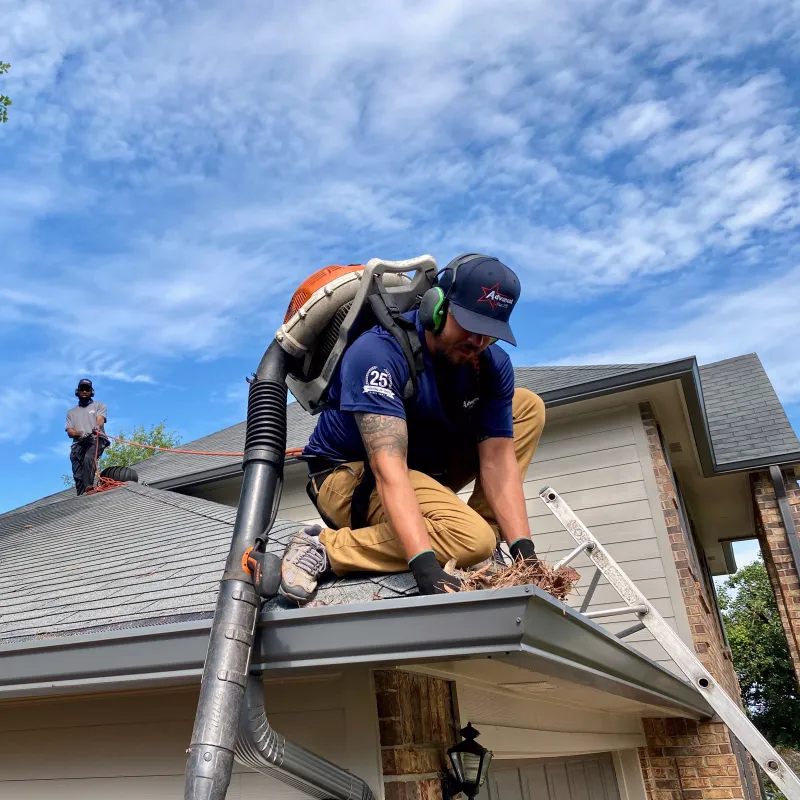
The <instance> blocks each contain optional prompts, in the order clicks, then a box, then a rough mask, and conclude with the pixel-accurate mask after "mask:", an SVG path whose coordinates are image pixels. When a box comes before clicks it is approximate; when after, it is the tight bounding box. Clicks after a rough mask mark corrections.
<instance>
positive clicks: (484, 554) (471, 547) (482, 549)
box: [451, 514, 497, 567]
mask: <svg viewBox="0 0 800 800" xmlns="http://www.w3.org/2000/svg"><path fill="white" fill-rule="evenodd" d="M475 517H476V519H475V520H474V521H471V524H470V525H469V526H468V527H465V528H463V529H462V531H461V533H462V536H461V537H459V540H458V541H457V542H455V546H454V552H453V554H452V556H451V558H455V559H457V564H458V566H459V567H471V566H472V565H473V564H479V563H480V562H481V561H486V559H487V558H489V557H490V556H491V555H492V553H493V552H494V548H495V547H496V545H497V537H496V536H495V532H494V530H493V529H492V527H491V526H490V525H489V523H488V522H487V521H486V520H485V519H484V518H483V517H481V516H478V514H475Z"/></svg>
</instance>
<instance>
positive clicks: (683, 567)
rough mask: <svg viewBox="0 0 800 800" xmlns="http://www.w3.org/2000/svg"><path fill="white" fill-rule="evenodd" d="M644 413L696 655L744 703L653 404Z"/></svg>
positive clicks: (651, 456) (644, 409) (645, 404)
mask: <svg viewBox="0 0 800 800" xmlns="http://www.w3.org/2000/svg"><path fill="white" fill-rule="evenodd" d="M640 411H641V415H642V422H643V423H644V428H645V432H646V433H647V443H648V446H649V448H650V458H651V460H652V463H653V471H654V472H655V477H656V484H657V485H658V494H659V499H660V500H661V510H662V512H663V514H664V522H665V523H666V525H667V533H668V534H669V541H670V545H671V547H672V557H673V559H674V561H675V567H676V569H677V570H678V579H679V581H680V586H681V594H682V595H683V602H684V605H685V606H686V614H687V615H688V617H689V626H690V628H691V631H692V641H693V643H694V649H695V652H696V653H697V657H698V658H699V659H700V661H701V662H702V663H703V666H704V667H705V668H706V669H707V670H708V671H709V672H710V673H711V674H712V675H713V676H714V677H715V678H716V679H717V680H718V681H719V682H720V683H721V684H722V685H723V687H724V688H725V691H727V692H728V694H729V695H731V697H733V698H734V699H736V700H738V701H740V700H741V695H740V694H739V682H738V680H737V678H736V671H735V670H734V668H733V662H732V661H731V658H730V653H729V652H728V651H727V650H726V648H725V647H724V639H723V636H722V630H721V628H720V624H719V619H718V617H717V614H716V612H715V610H714V598H713V596H711V595H710V593H709V589H708V587H707V586H706V585H705V581H704V577H703V573H702V572H701V567H700V564H699V563H698V561H697V554H696V550H695V547H694V545H693V543H692V542H691V541H690V538H689V537H690V535H691V534H690V533H689V531H686V530H684V526H683V523H682V520H681V515H680V514H679V511H678V495H677V491H676V489H675V484H674V483H673V480H672V474H671V472H670V469H669V466H668V464H667V460H666V458H665V457H664V451H663V449H662V447H661V440H660V437H659V435H658V429H657V428H656V422H655V419H654V418H653V412H652V410H651V408H650V404H649V403H642V405H641V406H640Z"/></svg>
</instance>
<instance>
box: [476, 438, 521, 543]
mask: <svg viewBox="0 0 800 800" xmlns="http://www.w3.org/2000/svg"><path fill="white" fill-rule="evenodd" d="M480 448H481V459H480V462H481V463H480V476H481V486H482V487H483V492H484V494H485V495H486V502H487V503H488V504H489V508H491V509H492V511H493V512H494V516H495V519H496V520H497V525H498V527H499V528H500V534H501V535H502V537H503V539H504V540H505V541H506V542H507V543H508V544H513V543H514V542H515V541H517V540H518V539H529V538H530V535H531V533H530V525H529V524H528V509H527V507H526V505H525V493H524V491H523V488H522V477H521V476H520V473H519V465H518V464H517V459H516V456H515V454H514V448H513V442H512V440H511V439H507V440H489V441H487V442H485V443H482V444H481V446H480Z"/></svg>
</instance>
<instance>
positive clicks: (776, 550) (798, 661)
mask: <svg viewBox="0 0 800 800" xmlns="http://www.w3.org/2000/svg"><path fill="white" fill-rule="evenodd" d="M783 480H784V483H785V484H786V497H787V499H788V500H789V507H790V511H791V514H792V518H793V520H794V525H795V530H800V488H798V484H797V478H796V477H795V475H794V471H791V472H788V471H784V472H783ZM751 483H752V487H753V500H754V503H755V514H756V527H757V529H758V542H759V545H760V546H761V553H762V555H763V556H764V565H765V566H766V568H767V574H768V575H769V580H770V583H771V584H772V591H773V592H774V593H775V599H776V601H777V603H778V612H779V613H780V616H781V622H782V623H783V630H784V633H785V634H786V642H787V644H788V645H789V655H790V656H791V659H792V665H793V666H794V671H795V675H796V676H797V680H798V682H799V683H800V576H798V573H797V565H796V564H795V563H794V559H793V558H792V551H791V549H790V546H789V536H788V534H787V532H786V528H785V527H784V525H783V520H782V519H781V514H780V510H779V508H778V501H777V499H776V497H775V489H774V487H773V485H772V481H771V480H770V476H769V473H768V472H759V473H758V474H755V475H752V476H751Z"/></svg>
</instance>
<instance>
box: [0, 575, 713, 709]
mask: <svg viewBox="0 0 800 800" xmlns="http://www.w3.org/2000/svg"><path fill="white" fill-rule="evenodd" d="M259 627H260V635H259V636H258V637H257V640H256V645H255V648H254V652H253V661H252V665H253V669H254V670H264V671H265V672H266V673H274V674H283V673H285V672H286V671H291V672H294V671H296V670H304V669H320V668H324V667H337V666H343V665H347V664H368V665H376V666H377V665H402V664H412V663H420V662H425V661H441V660H443V659H448V660H458V659H469V658H488V659H497V660H500V661H504V662H508V663H512V664H515V665H517V666H520V667H523V668H525V669H529V670H533V671H536V672H538V673H544V674H547V675H551V676H553V677H558V678H561V679H562V680H566V681H572V682H574V683H578V684H581V685H584V686H590V687H593V688H595V689H598V690H600V691H603V692H607V693H610V694H613V695H616V696H619V697H624V698H629V699H632V700H636V701H638V702H641V703H645V704H647V705H649V706H652V707H654V708H661V709H669V710H672V711H676V712H679V713H680V714H681V715H682V716H687V717H694V718H698V719H699V718H703V717H707V716H710V715H711V713H712V712H711V709H710V707H709V706H708V705H707V704H706V702H705V700H704V699H703V698H702V697H701V695H700V694H699V693H698V692H697V691H695V689H694V688H693V687H692V686H690V685H689V684H687V683H685V682H684V681H682V680H680V679H678V678H677V677H676V676H674V675H673V674H672V673H670V672H668V671H667V670H665V669H664V668H663V667H660V666H659V665H657V664H656V663H654V662H653V661H650V660H649V659H648V658H646V657H645V656H643V655H641V654H640V653H638V652H637V651H636V650H634V649H633V648H632V647H631V646H629V645H627V644H625V643H624V642H622V641H620V640H619V639H617V638H616V637H615V636H613V635H611V634H610V633H608V632H607V631H605V630H604V629H603V628H601V627H600V626H598V625H596V624H595V623H593V622H591V621H590V620H588V619H587V618H585V617H583V616H582V615H581V614H579V613H578V612H576V611H573V610H572V609H570V608H568V607H567V606H565V605H563V604H562V603H559V602H557V601H556V600H554V599H553V598H552V597H551V596H550V595H548V594H546V593H544V592H542V591H540V590H538V589H536V588H535V587H531V586H525V587H522V586H520V587H514V588H510V589H502V590H496V591H492V592H488V591H487V592H473V593H462V594H458V595H447V596H438V597H413V598H404V599H399V600H382V601H373V602H371V603H360V604H352V605H347V604H345V605H336V606H325V607H317V608H304V609H297V610H292V611H273V612H266V613H262V614H261V615H260V617H259ZM210 628H211V620H210V619H203V620H197V621H192V622H178V623H173V624H165V625H153V626H150V627H143V628H130V629H126V630H115V631H102V632H97V633H90V634H83V635H75V636H70V637H62V638H58V639H47V640H33V641H25V642H17V643H9V644H5V645H2V646H0V699H3V698H15V697H31V696H41V695H51V694H63V693H85V692H93V691H95V692H96V691H107V690H111V689H115V690H117V689H123V688H134V687H140V686H146V685H163V684H169V683H191V682H195V681H197V680H199V678H200V675H201V672H202V666H203V660H204V658H205V655H206V649H207V647H208V635H209V631H210Z"/></svg>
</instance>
